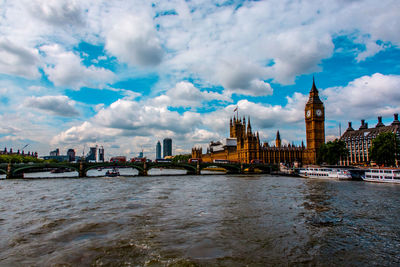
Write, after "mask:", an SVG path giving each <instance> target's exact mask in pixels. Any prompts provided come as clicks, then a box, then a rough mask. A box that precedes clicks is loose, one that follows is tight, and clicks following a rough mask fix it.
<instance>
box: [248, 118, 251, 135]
mask: <svg viewBox="0 0 400 267" xmlns="http://www.w3.org/2000/svg"><path fill="white" fill-rule="evenodd" d="M247 133H251V123H250V116H249V117H248V119H247Z"/></svg>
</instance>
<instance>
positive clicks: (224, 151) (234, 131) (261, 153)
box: [192, 79, 325, 164]
mask: <svg viewBox="0 0 400 267" xmlns="http://www.w3.org/2000/svg"><path fill="white" fill-rule="evenodd" d="M304 117H305V123H306V137H307V147H305V146H304V143H302V144H301V145H300V146H295V145H291V144H288V145H282V143H281V138H280V134H279V131H277V134H276V140H275V145H274V146H270V145H269V144H268V143H261V142H260V137H259V133H258V132H253V130H252V127H251V123H250V118H248V119H247V124H246V119H245V117H243V118H239V117H238V116H234V117H233V118H231V119H230V123H229V133H230V134H229V138H225V139H222V140H220V141H218V142H211V143H210V145H209V147H208V148H207V152H206V154H203V153H202V148H196V147H195V148H192V158H201V159H202V161H203V162H214V161H215V160H226V161H232V162H240V163H254V162H256V163H275V164H276V163H281V162H285V163H288V164H294V163H295V162H297V163H299V164H316V162H317V151H318V148H319V147H320V146H321V144H323V143H325V110H324V104H323V103H322V101H321V99H320V98H319V96H318V89H317V87H316V86H315V81H314V79H313V84H312V87H311V90H310V93H309V98H308V102H307V104H306V106H305V109H304Z"/></svg>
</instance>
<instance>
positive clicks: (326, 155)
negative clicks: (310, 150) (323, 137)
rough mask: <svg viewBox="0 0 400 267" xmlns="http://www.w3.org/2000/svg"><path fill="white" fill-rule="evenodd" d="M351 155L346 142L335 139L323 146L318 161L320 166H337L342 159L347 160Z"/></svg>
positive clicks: (319, 151)
mask: <svg viewBox="0 0 400 267" xmlns="http://www.w3.org/2000/svg"><path fill="white" fill-rule="evenodd" d="M348 154H349V150H348V149H347V148H346V143H345V142H344V141H341V140H338V139H335V140H334V141H329V142H328V143H326V144H322V145H321V147H320V148H319V150H318V157H317V161H318V163H319V164H321V163H327V164H329V165H335V164H337V163H338V162H339V160H340V158H345V157H346V156H347V155H348Z"/></svg>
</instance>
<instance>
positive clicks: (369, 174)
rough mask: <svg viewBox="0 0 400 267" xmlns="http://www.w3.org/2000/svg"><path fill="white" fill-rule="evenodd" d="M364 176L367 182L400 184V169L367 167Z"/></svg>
mask: <svg viewBox="0 0 400 267" xmlns="http://www.w3.org/2000/svg"><path fill="white" fill-rule="evenodd" d="M362 178H363V180H364V181H367V182H379V183H397V184H400V169H367V170H365V174H364V176H363V177H362Z"/></svg>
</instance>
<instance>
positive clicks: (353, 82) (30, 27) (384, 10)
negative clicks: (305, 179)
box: [0, 0, 400, 158]
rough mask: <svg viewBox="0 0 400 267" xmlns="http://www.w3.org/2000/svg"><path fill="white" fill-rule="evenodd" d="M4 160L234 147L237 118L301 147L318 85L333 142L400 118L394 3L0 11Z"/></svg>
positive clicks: (137, 4)
mask: <svg viewBox="0 0 400 267" xmlns="http://www.w3.org/2000/svg"><path fill="white" fill-rule="evenodd" d="M0 10H1V12H0V33H1V37H0V55H1V57H0V58H1V59H0V118H1V122H2V128H1V129H0V146H1V147H5V146H7V147H12V148H14V149H18V148H21V147H23V146H24V145H25V144H29V146H28V147H27V148H26V149H27V150H33V151H38V152H39V154H40V155H46V154H48V152H49V151H50V150H54V149H55V148H60V150H61V152H62V153H64V152H66V150H67V149H68V148H75V150H76V151H77V153H78V154H81V153H82V150H83V148H84V146H86V147H88V146H92V145H96V144H97V145H102V146H104V147H105V151H106V156H108V157H110V156H113V155H126V156H129V157H130V156H136V155H137V154H138V153H139V151H141V150H142V149H143V150H144V152H145V155H147V156H148V157H150V158H154V157H155V145H156V143H157V141H158V140H162V139H163V138H166V137H170V138H172V139H173V149H174V153H175V154H181V153H187V152H190V149H191V147H193V146H202V147H204V148H205V147H206V145H207V143H209V142H210V141H211V140H217V139H220V138H224V137H227V135H228V134H229V133H228V123H229V118H230V116H232V115H233V109H234V108H235V107H236V106H238V107H239V113H240V115H241V116H246V117H247V116H250V117H251V122H252V126H253V130H258V131H259V132H260V137H261V139H262V141H263V142H271V141H273V140H274V138H275V133H276V131H277V130H279V131H280V133H281V137H282V138H283V142H284V143H289V142H290V143H292V142H294V143H295V144H300V143H301V141H302V140H305V125H304V105H305V102H306V100H307V95H308V92H309V90H310V88H311V85H312V77H313V76H315V79H316V84H317V87H318V88H319V91H320V96H321V98H322V100H323V102H324V104H325V110H326V139H327V140H331V139H334V138H335V137H337V136H338V135H339V128H338V126H339V124H341V125H342V131H343V130H345V128H346V127H347V122H348V121H353V127H355V128H357V127H359V124H360V122H359V121H360V120H361V119H365V120H366V121H368V122H369V125H370V126H373V125H375V124H376V122H377V116H383V118H384V120H383V121H384V123H390V122H391V121H392V120H393V113H399V111H400V107H399V104H400V90H399V88H400V63H399V62H400V49H399V45H400V31H399V30H398V29H399V28H400V17H399V16H398V14H400V4H399V2H398V1H387V0H383V1H379V2H377V1H372V0H358V1H343V0H337V1H326V2H325V3H320V4H317V3H316V2H315V1H281V0H271V1H222V0H221V1H200V0H199V1H196V0H194V1H178V0H176V1H123V0H120V1H111V2H110V1H95V0H93V1H92V0H88V1H66V0H59V1H46V0H37V1H25V0H19V1H12V2H10V1H0Z"/></svg>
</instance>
